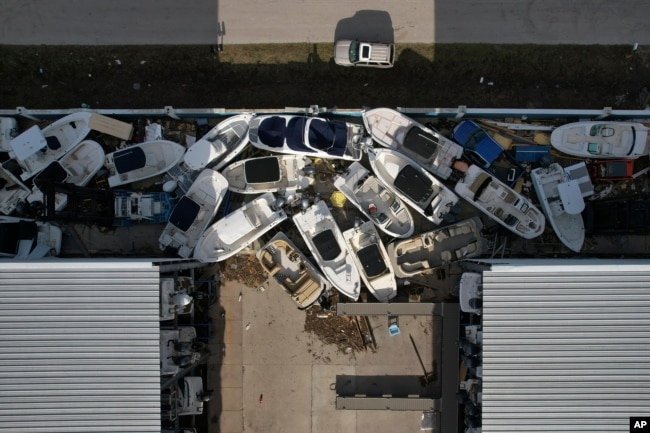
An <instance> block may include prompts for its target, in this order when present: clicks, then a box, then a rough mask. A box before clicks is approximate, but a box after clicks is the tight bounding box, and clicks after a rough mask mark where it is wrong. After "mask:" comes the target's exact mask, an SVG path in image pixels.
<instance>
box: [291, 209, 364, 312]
mask: <svg viewBox="0 0 650 433" xmlns="http://www.w3.org/2000/svg"><path fill="white" fill-rule="evenodd" d="M293 222H294V223H295V225H296V227H297V228H298V231H299V232H300V234H301V235H302V237H303V239H304V240H305V243H306V244H307V247H308V248H309V250H310V251H311V253H312V254H313V256H314V260H315V261H316V263H317V264H318V265H319V266H320V268H321V269H322V270H323V273H324V274H325V276H326V277H327V279H328V280H329V281H330V283H332V285H333V286H334V287H335V288H336V289H337V290H338V291H339V292H341V293H342V294H343V295H345V296H347V297H348V298H350V299H352V300H353V301H356V300H357V299H359V293H360V289H361V287H360V286H361V280H360V276H359V270H358V269H357V267H356V266H355V264H354V259H353V258H352V254H351V253H350V251H349V250H348V248H347V246H346V244H345V239H343V233H341V229H339V227H338V225H336V221H334V217H333V216H332V213H331V212H330V210H329V208H328V207H327V203H325V201H323V200H321V201H319V202H317V203H314V204H313V205H312V206H310V207H308V208H307V209H305V210H304V211H303V212H301V213H297V214H295V215H294V216H293Z"/></svg>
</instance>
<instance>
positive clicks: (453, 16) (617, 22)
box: [0, 0, 650, 45]
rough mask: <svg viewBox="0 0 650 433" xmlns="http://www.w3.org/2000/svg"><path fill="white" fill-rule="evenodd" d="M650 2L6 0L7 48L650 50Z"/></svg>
mask: <svg viewBox="0 0 650 433" xmlns="http://www.w3.org/2000/svg"><path fill="white" fill-rule="evenodd" d="M649 15H650V3H649V2H647V1H645V0H626V1H623V2H608V1H593V0H575V1H571V2H566V1H563V0H544V1H541V0H529V1H525V2H524V1H521V0H498V1H489V2H477V1H475V0H435V1H433V0H410V1H408V2H395V1H392V0H363V1H358V0H357V1H354V2H350V1H348V0H331V1H327V2H309V1H305V0H274V1H268V0H237V1H235V0H186V1H182V2H180V1H176V0H138V1H132V0H94V1H92V2H90V1H79V0H3V1H2V2H0V44H18V45H40V44H48V45H183V44H216V43H218V42H220V41H223V43H224V44H256V43H280V42H282V43H288V42H308V43H316V42H333V41H334V39H335V37H354V38H361V39H365V38H370V39H382V40H394V41H395V42H398V43H407V42H414V43H415V42H417V43H490V44H520V43H533V44H604V45H618V44H623V45H625V44H630V45H631V44H633V43H635V42H638V43H639V44H642V45H643V44H650V32H648V31H647V17H648V16H649Z"/></svg>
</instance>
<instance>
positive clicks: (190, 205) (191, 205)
mask: <svg viewBox="0 0 650 433" xmlns="http://www.w3.org/2000/svg"><path fill="white" fill-rule="evenodd" d="M199 210H201V206H199V204H198V203H196V202H195V201H194V200H192V199H191V198H189V197H187V196H183V197H181V199H180V200H179V201H178V203H177V204H176V206H175V207H174V210H173V211H172V214H171V215H170V216H169V222H170V224H172V225H174V226H175V227H177V228H178V229H179V230H182V231H184V232H185V231H187V229H189V228H190V227H192V223H194V220H195V219H196V216H197V215H198V214H199Z"/></svg>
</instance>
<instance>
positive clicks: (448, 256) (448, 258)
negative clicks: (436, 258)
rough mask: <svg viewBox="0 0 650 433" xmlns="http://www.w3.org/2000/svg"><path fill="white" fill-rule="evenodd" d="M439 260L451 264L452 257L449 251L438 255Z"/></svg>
mask: <svg viewBox="0 0 650 433" xmlns="http://www.w3.org/2000/svg"><path fill="white" fill-rule="evenodd" d="M440 258H441V259H442V261H443V262H451V260H452V258H453V256H452V255H451V251H449V250H445V251H443V252H441V253H440Z"/></svg>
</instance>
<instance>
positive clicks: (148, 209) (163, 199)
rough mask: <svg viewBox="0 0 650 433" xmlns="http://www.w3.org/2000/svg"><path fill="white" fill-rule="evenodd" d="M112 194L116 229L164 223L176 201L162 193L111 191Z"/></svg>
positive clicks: (169, 195) (166, 193)
mask: <svg viewBox="0 0 650 433" xmlns="http://www.w3.org/2000/svg"><path fill="white" fill-rule="evenodd" d="M113 194H114V198H115V212H114V217H113V225H114V226H116V227H127V226H132V225H134V224H161V223H166V222H167V221H169V217H170V215H171V213H172V210H173V209H174V207H175V206H176V199H175V198H174V197H173V196H172V195H171V194H170V193H168V192H164V191H150V192H141V191H127V190H113Z"/></svg>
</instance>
